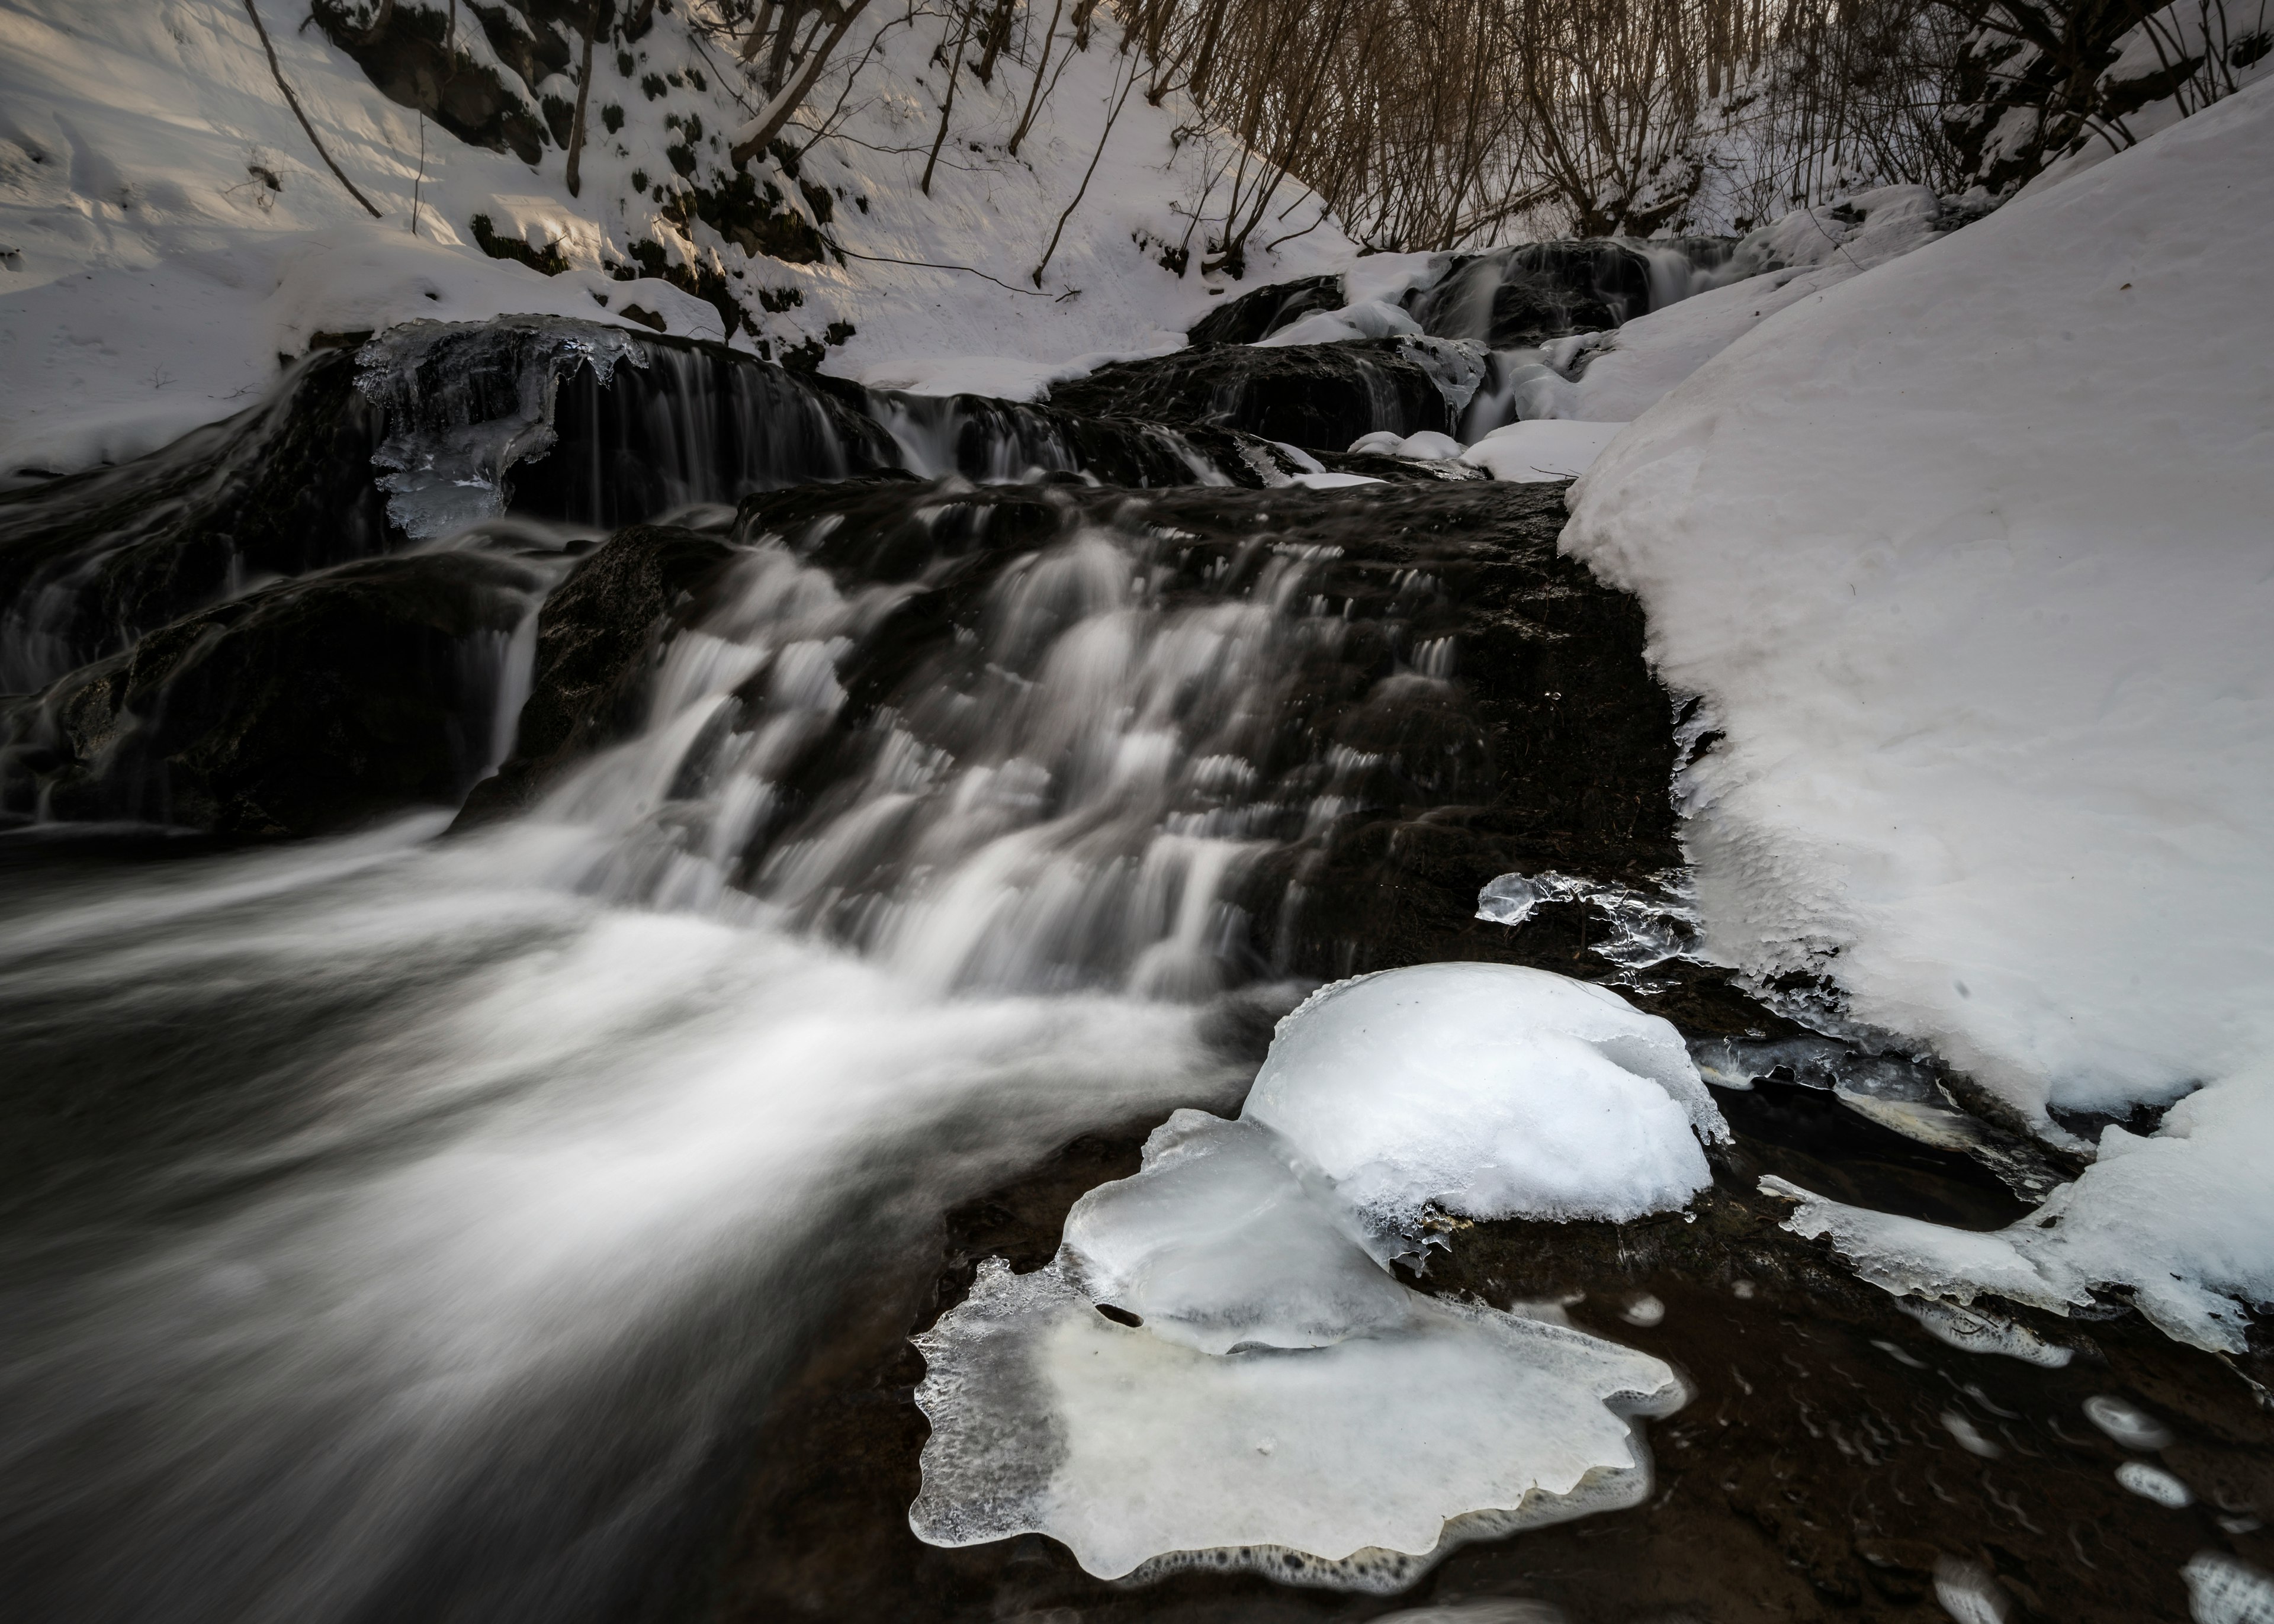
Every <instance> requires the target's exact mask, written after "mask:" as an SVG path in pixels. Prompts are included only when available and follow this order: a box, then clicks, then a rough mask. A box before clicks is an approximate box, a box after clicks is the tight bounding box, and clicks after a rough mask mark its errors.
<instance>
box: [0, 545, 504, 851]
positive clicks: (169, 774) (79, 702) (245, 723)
mask: <svg viewBox="0 0 2274 1624" xmlns="http://www.w3.org/2000/svg"><path fill="white" fill-rule="evenodd" d="M542 584H543V576H542V575H540V573H539V572H538V570H537V569H536V568H532V567H531V566H530V565H528V564H526V563H523V562H520V561H516V560H508V559H501V558H496V557H493V556H489V555H486V554H484V553H422V554H414V555H411V556H410V557H405V558H395V559H373V560H365V561H363V562H360V563H354V564H346V565H343V566H340V567H339V568H335V569H331V570H328V571H324V572H321V573H320V574H317V575H310V576H307V577H305V578H304V579H302V580H298V581H292V582H287V583H281V584H279V585H276V586H273V587H269V588H267V589H265V590H261V591H258V592H255V593H252V594H251V595H250V596H247V597H244V598H236V599H233V600H231V601H230V602H228V603H224V604H220V605H215V606H214V607H212V608H209V609H206V610H201V611H200V612H198V613H193V614H190V615H187V616H184V618H182V619H181V620H177V621H175V622H173V623H172V624H171V625H169V626H165V627H162V628H160V629H158V630H157V631H154V632H152V633H151V634H149V635H147V636H145V637H144V638H142V639H141V641H140V642H139V643H136V644H135V645H134V647H133V648H132V650H128V651H126V652H124V653H121V654H116V655H113V656H111V657H110V658H107V659H103V660H100V661H97V662H96V663H94V665H87V666H86V667H83V668H82V669H80V670H79V671H75V672H72V673H71V674H70V675H68V676H66V677H64V678H63V679H62V680H59V681H57V682H56V683H55V684H54V685H53V686H52V687H50V688H49V689H48V690H47V691H46V692H44V693H42V694H40V695H34V697H32V698H30V699H27V700H21V701H19V702H17V703H16V704H15V706H14V708H13V710H12V711H11V713H10V715H9V717H8V738H9V743H8V746H7V748H6V752H5V757H4V760H0V784H4V786H5V787H4V793H5V797H6V801H7V806H8V809H9V810H10V811H11V812H14V813H17V814H19V815H26V814H32V813H35V812H38V813H44V814H45V815H47V816H54V817H58V818H64V819H82V820H85V819H133V820H139V821H143V822H148V823H166V824H174V825H183V826H189V827H193V828H198V829H203V830H207V831H212V832H214V833H216V834H220V835H224V836H230V837H237V838H273V837H275V836H279V835H312V834H323V833H327V832H330V831H335V830H341V829H345V828H349V827H351V826H353V825H355V824H357V823H363V822H365V821H367V820H369V819H371V818H373V817H375V816H380V815H383V814H386V813H389V812H394V811H398V810H401V809H403V808H407V807H410V806H414V805H421V804H424V805H430V806H448V805H452V804H454V803H456V801H457V800H458V799H459V798H460V797H461V796H463V794H464V793H465V792H466V790H467V788H468V787H469V786H471V784H472V783H473V781H474V780H475V779H476V778H478V777H480V776H481V774H482V773H483V772H484V771H486V770H487V768H488V766H489V763H490V761H491V759H492V757H493V753H494V749H495V741H496V736H497V733H498V728H499V718H498V701H499V698H500V695H501V688H502V686H503V684H504V682H505V680H506V675H507V660H508V654H509V645H510V642H511V638H512V635H513V633H514V631H515V628H516V627H517V626H519V624H520V623H521V621H522V620H523V618H524V617H525V616H526V615H527V614H528V613H529V612H530V610H531V608H532V607H533V606H534V605H535V603H536V600H537V595H538V591H539V590H541V588H542Z"/></svg>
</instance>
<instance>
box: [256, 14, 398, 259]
mask: <svg viewBox="0 0 2274 1624" xmlns="http://www.w3.org/2000/svg"><path fill="white" fill-rule="evenodd" d="M245 15H246V16H247V17H250V18H251V19H252V31H253V32H254V33H255V34H259V35H260V49H263V50H265V51H267V53H268V71H270V72H271V73H273V74H275V76H276V88H277V89H279V90H281V91H282V92H283V93H284V100H285V102H287V103H289V104H290V107H291V109H292V116H293V117H295V118H297V119H298V120H299V121H300V128H302V129H303V130H305V131H306V132H308V139H309V141H310V142H311V143H312V144H313V146H314V147H315V149H316V155H317V156H318V157H320V158H321V159H322V160H323V161H324V163H325V166H326V167H327V168H328V169H330V170H331V172H332V173H333V174H334V175H335V176H337V177H339V182H340V184H341V185H343V186H345V187H346V188H347V189H348V195H349V196H350V197H351V198H353V199H355V200H356V201H357V202H358V203H360V204H362V205H363V206H364V207H365V208H367V209H369V210H370V211H371V217H372V218H373V220H384V219H386V218H387V216H386V215H384V214H380V212H379V207H378V206H377V205H376V204H374V203H373V201H372V200H371V199H369V198H367V197H365V196H364V194H363V193H362V192H358V191H357V190H356V184H355V182H353V181H351V180H350V179H349V178H348V177H347V173H346V171H345V170H343V169H341V168H340V166H339V165H338V164H336V163H334V162H332V154H329V153H328V152H326V151H325V150H324V143H323V140H322V138H320V136H318V135H317V133H316V126H315V125H313V124H310V123H309V122H308V115H307V114H306V113H305V112H303V111H302V110H301V108H300V98H299V97H297V96H296V95H294V94H292V86H290V85H288V84H286V83H285V82H284V70H283V69H282V68H281V67H279V66H278V65H277V63H276V47H275V46H274V45H273V44H271V43H269V40H268V28H267V25H266V24H264V23H263V22H262V21H261V20H260V12H258V11H254V10H253V9H252V0H245Z"/></svg>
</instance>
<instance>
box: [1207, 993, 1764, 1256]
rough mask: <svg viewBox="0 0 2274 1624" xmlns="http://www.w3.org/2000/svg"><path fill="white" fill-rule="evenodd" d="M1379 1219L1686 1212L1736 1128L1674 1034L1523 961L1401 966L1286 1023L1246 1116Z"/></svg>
mask: <svg viewBox="0 0 2274 1624" xmlns="http://www.w3.org/2000/svg"><path fill="white" fill-rule="evenodd" d="M1241 1116H1242V1118H1243V1119H1244V1120H1246V1121H1250V1122H1257V1123H1261V1124H1264V1125H1265V1126H1267V1127H1269V1128H1272V1129H1274V1130H1275V1131H1276V1132H1278V1133H1279V1134H1281V1135H1282V1136H1283V1137H1284V1138H1285V1139H1287V1140H1288V1141H1289V1143H1291V1145H1293V1146H1294V1147H1295V1148H1296V1149H1297V1150H1298V1151H1299V1152H1300V1153H1301V1154H1302V1155H1303V1156H1305V1157H1306V1158H1307V1159H1308V1160H1309V1161H1310V1162H1312V1163H1313V1164H1314V1165H1315V1166H1316V1167H1317V1168H1318V1169H1320V1170H1321V1171H1322V1172H1323V1173H1324V1174H1325V1175H1326V1176H1327V1177H1329V1179H1331V1180H1333V1181H1334V1183H1335V1185H1336V1187H1337V1190H1338V1192H1340V1193H1341V1195H1342V1196H1343V1197H1344V1199H1347V1200H1349V1201H1351V1202H1352V1203H1353V1204H1355V1205H1356V1206H1358V1207H1360V1208H1361V1209H1363V1210H1365V1211H1366V1212H1367V1214H1369V1215H1370V1216H1372V1217H1373V1218H1374V1219H1375V1220H1376V1221H1377V1222H1387V1223H1389V1224H1393V1225H1410V1224H1411V1223H1412V1222H1414V1221H1415V1220H1417V1219H1418V1218H1419V1216H1420V1214H1421V1213H1422V1211H1423V1209H1424V1208H1425V1207H1428V1206H1430V1205H1433V1204H1434V1205H1435V1206H1437V1207H1443V1208H1445V1209H1446V1210H1448V1211H1451V1212H1455V1213H1458V1214H1462V1215H1464V1216H1466V1217H1472V1218H1500V1217H1513V1216H1525V1217H1543V1218H1559V1219H1560V1218H1582V1217H1584V1218H1608V1219H1614V1220H1621V1221H1623V1220H1626V1219H1630V1218H1636V1217H1639V1216H1641V1215H1642V1214H1645V1213H1650V1212H1657V1211H1660V1210H1663V1209H1665V1208H1668V1207H1681V1206H1682V1205H1683V1204H1684V1203H1685V1202H1686V1201H1688V1200H1689V1199H1690V1197H1691V1196H1692V1195H1694V1194H1696V1193H1697V1192H1698V1191H1700V1190H1702V1189H1704V1188H1705V1187H1706V1184H1707V1183H1708V1182H1709V1179H1710V1177H1711V1175H1710V1174H1709V1172H1708V1171H1707V1169H1706V1157H1705V1154H1704V1152H1703V1151H1702V1150H1700V1149H1699V1147H1698V1139H1700V1138H1704V1139H1708V1140H1722V1139H1728V1134H1729V1130H1728V1125H1727V1124H1724V1123H1723V1122H1722V1120H1721V1113H1720V1111H1718V1110H1717V1109H1715V1108H1714V1105H1713V1100H1712V1098H1711V1097H1710V1096H1709V1095H1708V1094H1706V1087H1705V1085H1704V1084H1703V1083H1701V1082H1700V1081H1699V1080H1698V1071H1697V1068H1696V1067H1695V1066H1694V1065H1692V1064H1690V1056H1689V1053H1688V1051H1687V1050H1686V1049H1684V1048H1683V1043H1682V1040H1681V1038H1680V1036H1679V1035H1677V1034H1676V1033H1675V1029H1674V1028H1673V1026H1670V1025H1669V1024H1668V1023H1667V1022H1665V1021H1663V1020H1660V1019H1658V1018H1657V1017H1656V1016H1653V1015H1645V1014H1644V1013H1643V1012H1642V1011H1639V1010H1638V1009H1636V1008H1635V1007H1634V1006H1633V1005H1632V1004H1629V1003H1627V1002H1626V1000H1625V999H1623V998H1621V997H1620V996H1618V995H1617V994H1615V993H1613V992H1610V991H1608V990H1606V989H1602V988H1600V987H1595V986H1591V985H1589V984H1588V983H1586V982H1585V981H1571V980H1570V979H1568V978H1566V977H1563V976H1560V975H1554V974H1549V973H1548V972H1547V971H1545V970H1532V969H1525V968H1522V967H1520V966H1513V965H1491V964H1436V965H1418V966H1413V967H1412V968H1409V969H1403V970H1389V971H1384V972H1382V973H1380V974H1374V975H1366V976H1359V977H1358V978H1357V979H1355V980H1353V981H1340V982H1337V983H1336V984H1335V985H1333V986H1331V987H1328V988H1325V989H1321V991H1319V992H1316V993H1314V994H1313V995H1312V996H1311V997H1310V998H1309V999H1308V1000H1306V1002H1305V1003H1304V1004H1303V1005H1302V1007H1301V1008H1299V1009H1298V1010H1297V1011H1295V1012H1294V1013H1293V1014H1292V1015H1290V1016H1289V1017H1288V1018H1287V1019H1284V1020H1283V1021H1282V1022H1280V1024H1279V1030H1278V1035H1277V1037H1276V1041H1274V1042H1273V1043H1272V1046H1271V1053H1270V1056H1269V1058H1268V1059H1267V1060H1265V1062H1264V1063H1263V1069H1262V1071H1261V1072H1259V1073H1258V1074H1257V1076H1256V1079H1255V1086H1254V1089H1253V1091H1251V1092H1250V1094H1248V1097H1247V1104H1246V1108H1245V1109H1244V1110H1243V1111H1242V1112H1241Z"/></svg>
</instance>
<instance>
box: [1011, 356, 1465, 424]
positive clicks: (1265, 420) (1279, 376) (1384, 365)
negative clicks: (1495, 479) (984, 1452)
mask: <svg viewBox="0 0 2274 1624" xmlns="http://www.w3.org/2000/svg"><path fill="white" fill-rule="evenodd" d="M1411 350H1412V345H1411V343H1410V342H1409V341H1405V340H1401V339H1394V338H1391V339H1368V340H1363V341H1359V342H1351V343H1340V344H1297V345H1289V346H1286V347H1284V348H1273V349H1264V350H1256V349H1250V348H1247V347H1246V346H1242V345H1234V344H1218V345H1216V346H1214V347H1212V348H1207V349H1200V350H1178V351H1177V352H1176V353H1174V354H1172V355H1165V356H1156V357H1154V358H1152V359H1150V360H1146V361H1122V362H1117V363H1116V364H1114V365H1111V366H1106V367H1101V368H1100V369H1099V370H1098V371H1096V372H1092V373H1091V374H1090V375H1089V376H1088V377H1087V378H1081V379H1077V380H1073V382H1071V383H1063V384H1059V385H1058V386H1057V387H1054V388H1053V389H1052V390H1051V391H1050V404H1051V405H1053V406H1057V407H1060V408H1063V409H1064V410H1068V411H1073V412H1079V413H1083V414H1086V415H1088V416H1092V417H1141V418H1149V419H1151V420H1153V421H1155V422H1160V423H1168V424H1173V425H1186V424H1193V425H1209V426H1215V427H1219V428H1230V429H1242V430H1245V431H1246V432H1248V433H1251V434H1259V435H1261V436H1262V437H1263V438H1264V439H1266V440H1284V441H1285V442H1286V443H1287V444H1289V445H1293V446H1300V447H1304V448H1305V449H1306V450H1309V449H1314V448H1315V449H1323V450H1328V451H1340V450H1342V449H1343V448H1344V447H1345V446H1348V445H1349V444H1350V443H1351V442H1352V440H1357V439H1359V437H1360V436H1361V435H1366V434H1371V433H1373V432H1375V431H1377V430H1381V429H1388V430H1390V431H1392V432H1396V433H1398V434H1414V433H1419V432H1420V431H1422V430H1423V429H1435V430H1437V431H1438V432H1451V431H1452V430H1453V428H1454V427H1455V421H1454V417H1455V414H1454V413H1453V411H1452V410H1449V408H1448V406H1447V403H1446V400H1445V395H1444V394H1443V392H1442V390H1441V389H1440V388H1439V387H1438V385H1437V383H1436V382H1435V380H1434V378H1433V377H1432V375H1431V373H1430V372H1429V370H1428V369H1427V368H1426V367H1424V366H1422V365H1419V364H1418V363H1417V362H1416V361H1415V360H1414V359H1412V355H1411V353H1410V352H1411Z"/></svg>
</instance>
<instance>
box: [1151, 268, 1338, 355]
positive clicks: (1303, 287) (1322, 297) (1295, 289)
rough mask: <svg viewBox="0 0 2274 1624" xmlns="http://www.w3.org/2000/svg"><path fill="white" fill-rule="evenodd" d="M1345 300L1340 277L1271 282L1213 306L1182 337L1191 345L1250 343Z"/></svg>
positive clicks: (1333, 308) (1334, 308)
mask: <svg viewBox="0 0 2274 1624" xmlns="http://www.w3.org/2000/svg"><path fill="white" fill-rule="evenodd" d="M1347 302H1348V301H1347V300H1346V299H1345V297H1344V293H1343V279H1342V278H1341V277H1340V276H1306V277H1303V278H1301V279H1300V280H1299V281H1296V282H1273V283H1272V284H1270V285H1269V287H1264V288H1256V289H1251V290H1250V291H1248V292H1246V293H1243V294H1241V295H1240V296H1239V297H1238V298H1236V299H1231V300H1227V301H1226V302H1225V303H1224V304H1222V305H1217V306H1216V308H1215V309H1214V310H1212V311H1210V312H1209V313H1208V314H1207V315H1205V316H1203V317H1201V319H1200V320H1198V321H1196V322H1194V323H1193V328H1192V331H1190V332H1189V333H1187V334H1186V335H1185V336H1186V339H1187V340H1189V341H1190V342H1192V343H1193V344H1194V345H1202V344H1252V343H1254V342H1255V341H1256V340H1257V339H1259V338H1269V336H1270V335H1272V334H1274V333H1276V332H1277V331H1278V330H1279V329H1280V328H1281V327H1285V326H1286V325H1287V324H1288V323H1290V322H1291V321H1294V320H1298V319H1299V318H1300V317H1304V316H1307V315H1309V314H1310V313H1311V312H1313V311H1314V310H1340V309H1341V308H1342V307H1343V305H1344V304H1345V303H1347Z"/></svg>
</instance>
